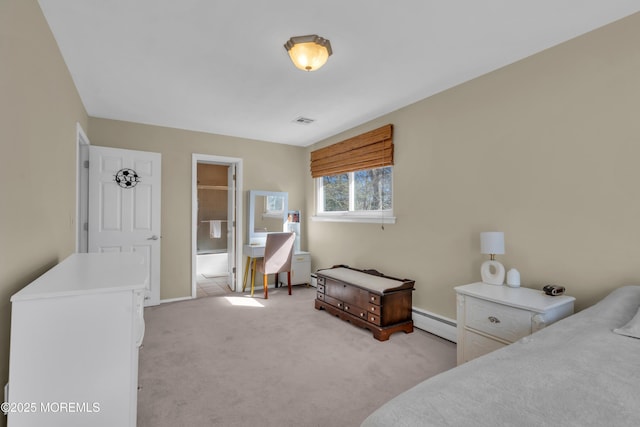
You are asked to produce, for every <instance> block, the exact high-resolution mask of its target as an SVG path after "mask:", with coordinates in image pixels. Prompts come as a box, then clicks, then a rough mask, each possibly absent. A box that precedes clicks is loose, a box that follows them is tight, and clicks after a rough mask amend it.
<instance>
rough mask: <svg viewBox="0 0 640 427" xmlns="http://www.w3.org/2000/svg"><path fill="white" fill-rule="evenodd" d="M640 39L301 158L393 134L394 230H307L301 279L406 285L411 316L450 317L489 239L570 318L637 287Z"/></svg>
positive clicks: (519, 67) (638, 35)
mask: <svg viewBox="0 0 640 427" xmlns="http://www.w3.org/2000/svg"><path fill="white" fill-rule="evenodd" d="M638 40H640V14H636V15H634V16H632V17H630V18H628V19H625V20H623V21H621V22H618V23H615V24H613V25H610V26H608V27H605V28H603V29H600V30H598V31H596V32H593V33H591V34H587V35H585V36H583V37H580V38H578V39H574V40H572V41H569V42H567V43H565V44H563V45H561V46H558V47H555V48H553V49H550V50H547V51H545V52H543V53H540V54H538V55H535V56H532V57H529V58H527V59H525V60H523V61H520V62H518V63H516V64H513V65H511V66H508V67H505V68H503V69H501V70H498V71H496V72H493V73H490V74H488V75H485V76H483V77H481V78H478V79H475V80H473V81H470V82H468V83H466V84H463V85H460V86H458V87H455V88H453V89H451V90H448V91H445V92H443V93H440V94H438V95H436V96H433V97H430V98H428V99H425V100H423V101H420V102H418V103H416V104H414V105H411V106H408V107H406V108H403V109H401V110H399V111H396V112H394V113H392V114H389V115H387V116H384V117H381V118H380V119H378V120H374V121H373V122H371V123H368V124H366V125H364V126H360V127H358V128H356V129H352V130H350V131H348V132H345V133H343V134H341V135H338V136H336V137H333V138H331V139H329V140H327V141H323V142H322V143H319V144H316V146H314V147H311V149H315V148H319V147H320V146H324V145H328V144H329V143H333V142H337V141H340V140H343V139H345V138H348V137H351V136H354V135H357V134H360V133H362V132H365V131H368V130H371V129H375V128H377V127H378V126H381V125H384V124H386V123H393V124H394V141H395V167H394V191H395V194H394V197H395V199H394V204H395V211H396V212H395V213H396V216H397V224H395V225H387V226H385V230H384V231H382V230H381V227H380V225H374V224H335V223H320V222H312V223H310V224H309V226H308V234H307V235H308V240H309V242H310V245H309V250H310V251H311V253H312V254H313V259H314V265H313V268H319V267H328V266H331V265H332V264H335V263H346V264H349V265H351V266H353V267H358V268H376V269H378V270H380V271H382V272H384V273H386V274H389V275H393V276H397V277H407V278H411V279H414V280H415V281H416V291H415V292H414V305H415V306H418V307H421V308H423V309H427V310H430V311H432V312H435V313H438V314H440V315H444V316H447V317H450V318H455V292H454V290H453V287H454V286H456V285H461V284H465V283H470V282H473V281H478V280H479V278H480V274H479V270H480V264H481V263H482V261H484V260H485V259H487V257H486V256H484V255H481V254H480V253H479V252H480V249H479V233H480V232H481V231H491V230H500V231H504V232H505V240H506V254H505V255H503V256H498V260H499V261H501V262H503V264H504V265H505V267H506V268H507V269H509V268H512V267H515V268H517V269H518V270H519V271H520V274H521V277H522V282H523V285H525V286H528V287H533V288H538V289H540V288H541V287H542V285H543V284H546V283H555V284H559V285H564V286H566V287H567V290H568V293H569V294H571V295H574V296H576V297H577V308H578V309H581V308H584V307H586V306H588V305H590V304H592V303H594V302H595V301H596V300H598V299H599V298H601V297H602V296H603V295H605V294H606V293H607V292H609V291H610V290H611V289H613V288H615V287H617V286H620V285H625V284H640V276H639V274H638V273H639V270H638V260H639V259H640V167H639V166H638V159H640V119H639V118H638V112H639V111H640V44H638ZM425 73H428V70H425ZM306 191H307V193H308V194H309V195H311V194H313V182H312V180H311V178H309V177H307V183H306ZM312 209H313V197H308V200H307V211H311V210H312Z"/></svg>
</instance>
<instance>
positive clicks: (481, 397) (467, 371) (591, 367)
mask: <svg viewBox="0 0 640 427" xmlns="http://www.w3.org/2000/svg"><path fill="white" fill-rule="evenodd" d="M639 307H640V286H626V287H622V288H619V289H616V290H615V291H613V292H612V293H611V294H609V295H608V296H607V297H606V298H604V299H603V300H602V301H600V302H598V303H597V304H595V305H594V306H592V307H590V308H588V309H586V310H583V311H581V312H579V313H577V314H575V315H573V316H570V317H568V318H566V319H564V320H562V321H560V322H557V323H555V324H553V325H551V326H549V327H547V328H545V329H543V330H541V331H539V332H536V333H535V334H533V335H531V336H529V337H526V338H523V339H521V340H520V341H517V342H516V343H514V344H511V345H509V346H507V347H505V348H502V349H500V350H497V351H495V352H493V353H490V354H487V355H485V356H483V357H480V358H478V359H474V360H472V361H470V362H467V363H465V364H463V365H461V366H458V367H457V368H454V369H451V370H449V371H447V372H444V373H442V374H440V375H437V376H435V377H433V378H430V379H428V380H426V381H424V382H422V383H420V384H418V385H417V386H415V387H413V388H412V389H410V390H408V391H406V392H404V393H402V394H401V395H399V396H397V397H396V398H394V399H392V400H391V401H389V402H388V403H386V404H385V405H383V406H382V407H381V408H379V409H378V410H376V411H375V412H374V413H373V414H371V415H370V416H369V417H368V418H367V419H366V420H365V421H364V422H363V423H362V427H390V426H393V427H399V426H456V427H458V426H473V427H478V426H492V427H495V426H563V427H566V426H580V427H583V426H640V339H638V338H634V337H631V336H626V335H621V334H620V333H621V332H624V331H621V330H620V329H621V328H624V327H625V326H626V328H624V329H626V331H627V333H629V334H631V335H634V334H635V335H638V333H639V331H640V310H639ZM634 328H635V329H634ZM614 329H616V330H617V332H614Z"/></svg>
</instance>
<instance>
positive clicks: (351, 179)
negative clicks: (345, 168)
mask: <svg viewBox="0 0 640 427" xmlns="http://www.w3.org/2000/svg"><path fill="white" fill-rule="evenodd" d="M355 181H356V180H355V174H354V173H353V172H349V212H353V211H354V210H356V196H355V194H356V184H355Z"/></svg>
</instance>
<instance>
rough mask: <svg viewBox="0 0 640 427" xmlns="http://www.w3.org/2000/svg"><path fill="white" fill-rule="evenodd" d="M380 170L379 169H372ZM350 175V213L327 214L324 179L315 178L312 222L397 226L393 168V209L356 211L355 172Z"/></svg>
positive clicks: (349, 173)
mask: <svg viewBox="0 0 640 427" xmlns="http://www.w3.org/2000/svg"><path fill="white" fill-rule="evenodd" d="M371 169H378V168H371ZM348 175H349V211H339V212H325V211H324V210H323V208H324V188H323V187H324V186H323V184H322V177H319V178H314V180H315V193H316V198H315V207H316V209H315V210H316V212H315V215H314V216H312V217H311V220H312V221H319V222H362V223H377V224H395V223H396V217H395V216H394V210H393V205H394V199H395V197H394V196H393V193H394V191H395V190H394V187H393V166H391V209H386V210H375V211H356V210H354V207H355V180H354V179H353V175H354V172H348Z"/></svg>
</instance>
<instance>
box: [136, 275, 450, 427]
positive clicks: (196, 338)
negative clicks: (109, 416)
mask: <svg viewBox="0 0 640 427" xmlns="http://www.w3.org/2000/svg"><path fill="white" fill-rule="evenodd" d="M314 298H315V288H308V287H304V286H300V287H299V286H296V287H294V289H293V295H292V296H289V295H287V293H286V288H284V289H282V288H279V289H274V290H273V291H270V292H269V299H268V300H263V299H262V298H249V297H246V296H242V295H241V294H234V295H233V296H215V297H207V298H199V299H195V300H190V301H183V302H175V303H169V304H163V305H160V306H156V307H152V308H148V309H146V310H145V321H146V333H145V337H144V343H143V348H142V349H141V351H140V368H139V385H140V386H141V390H140V391H139V393H138V426H139V427H164V426H166V427H180V426H189V427H199V426H296V427H304V426H344V427H349V426H358V425H360V423H361V422H362V421H363V420H364V418H366V416H367V415H369V414H370V413H371V412H372V411H374V410H375V409H376V408H377V407H379V406H380V405H381V404H383V403H384V402H386V401H387V400H389V399H391V398H392V397H394V396H395V395H397V394H398V393H400V392H402V391H404V390H406V389H408V388H410V387H412V386H413V385H415V384H417V383H419V382H420V381H422V380H424V379H426V378H428V377H431V376H433V375H435V374H438V373H440V372H442V371H445V370H447V369H450V368H452V367H454V366H455V364H456V346H455V344H454V343H451V342H449V341H446V340H443V339H441V338H438V337H436V336H433V335H431V334H428V333H426V332H424V331H421V330H419V329H416V330H415V332H414V333H412V334H404V333H396V334H393V335H392V336H391V338H390V340H389V341H386V342H379V341H377V340H375V339H373V337H372V335H371V333H370V332H369V331H367V330H365V329H361V328H358V327H355V326H353V325H351V324H350V323H347V322H344V321H341V320H340V319H338V318H337V317H334V316H331V315H330V314H328V313H326V312H325V311H319V310H316V309H315V308H314V307H313V301H314ZM244 304H249V305H244Z"/></svg>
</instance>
